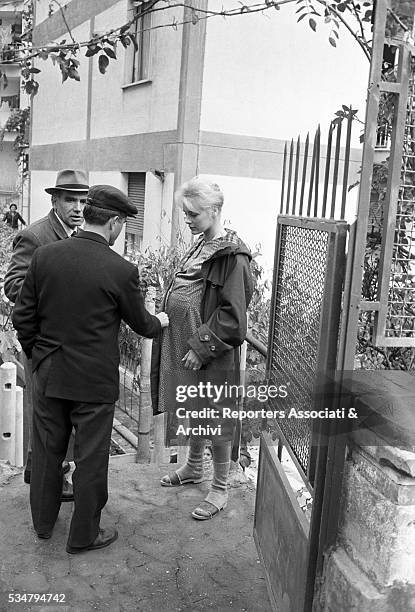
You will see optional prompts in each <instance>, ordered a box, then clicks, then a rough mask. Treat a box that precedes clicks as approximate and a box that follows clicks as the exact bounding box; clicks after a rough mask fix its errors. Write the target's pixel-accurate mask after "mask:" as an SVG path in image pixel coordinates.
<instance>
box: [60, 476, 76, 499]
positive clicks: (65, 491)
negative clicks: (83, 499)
mask: <svg viewBox="0 0 415 612" xmlns="http://www.w3.org/2000/svg"><path fill="white" fill-rule="evenodd" d="M72 501H74V496H73V487H72V485H71V483H70V482H68V481H67V480H65V478H64V479H63V484H62V493H61V502H72Z"/></svg>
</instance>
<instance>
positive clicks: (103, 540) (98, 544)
mask: <svg viewBox="0 0 415 612" xmlns="http://www.w3.org/2000/svg"><path fill="white" fill-rule="evenodd" d="M117 538H118V531H117V530H116V529H114V528H113V527H108V528H106V529H101V528H100V529H99V532H98V535H97V537H96V538H95V540H94V541H93V542H92V544H90V545H89V546H83V547H82V548H77V547H75V546H69V544H68V545H67V546H66V552H68V553H70V554H71V555H77V554H78V553H82V552H86V551H87V550H99V549H100V548H105V547H106V546H109V545H110V544H112V543H113V542H115V540H116V539H117Z"/></svg>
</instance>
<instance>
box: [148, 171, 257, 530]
mask: <svg viewBox="0 0 415 612" xmlns="http://www.w3.org/2000/svg"><path fill="white" fill-rule="evenodd" d="M175 200H176V204H178V205H180V206H181V207H182V209H183V214H184V216H185V222H186V224H187V226H188V227H189V229H190V231H191V233H192V234H193V235H194V236H198V238H197V239H196V240H195V242H194V244H193V245H192V246H191V247H190V249H189V250H188V251H187V253H186V254H185V256H184V257H183V259H182V261H181V263H180V265H179V269H178V270H177V272H176V274H175V276H174V279H173V281H172V283H171V285H170V287H169V289H168V290H167V293H166V296H165V298H164V302H163V306H162V309H163V310H165V311H166V312H167V313H168V315H169V319H170V327H169V328H168V329H166V330H165V331H164V332H163V337H162V339H161V347H160V348H161V350H160V351H159V350H158V347H157V345H155V346H154V350H153V379H152V383H153V384H152V390H153V406H155V408H156V412H167V438H168V442H169V441H171V440H172V439H173V438H175V437H177V436H176V434H177V433H178V431H179V430H180V425H183V421H181V420H180V416H182V415H183V412H184V409H185V408H186V410H188V409H191V408H193V409H194V411H195V413H196V415H197V416H194V415H193V416H192V417H191V418H190V431H191V432H192V433H191V435H190V447H189V454H188V458H187V462H186V463H185V464H184V465H183V466H181V467H179V468H178V469H177V471H175V472H174V473H172V474H169V475H166V476H164V477H163V478H162V480H161V485H162V486H165V487H175V486H182V485H184V484H189V483H197V482H201V479H202V476H203V452H204V447H205V444H206V440H211V443H212V457H213V472H214V474H213V481H212V485H211V488H210V491H209V493H208V495H207V497H206V498H205V500H204V501H203V502H201V503H200V504H199V506H198V507H197V508H195V509H194V511H193V512H192V516H193V518H195V519H197V520H207V519H211V518H213V517H214V516H215V515H216V514H218V513H219V511H220V510H222V509H223V508H225V507H226V504H227V501H228V491H227V481H228V475H229V467H230V459H231V448H232V440H233V438H234V434H235V427H236V419H235V418H230V417H229V415H227V416H225V414H226V413H224V408H230V409H232V410H235V409H236V407H237V402H236V398H235V396H234V395H233V396H232V397H227V393H226V391H225V388H226V387H227V385H230V384H233V383H235V382H237V378H238V375H239V347H240V345H241V344H242V343H243V341H244V339H245V335H246V311H247V308H248V305H249V301H250V299H251V296H252V289H253V281H252V275H251V271H250V265H249V264H250V260H251V254H250V252H249V249H248V248H247V247H246V246H245V244H244V243H243V242H242V240H241V239H240V238H239V237H238V236H237V234H236V233H235V232H234V231H232V230H228V229H225V228H224V227H223V225H222V221H221V212H222V206H223V194H222V191H221V190H220V188H219V187H218V185H216V184H215V183H212V182H210V181H207V180H203V179H200V178H198V177H195V178H193V179H191V180H190V181H188V182H187V183H184V184H183V185H182V186H181V187H180V189H179V190H178V191H177V192H176V194H175ZM192 383H193V385H195V384H196V385H197V386H198V389H199V397H197V398H193V399H192V400H189V401H187V402H185V404H180V403H177V389H178V388H179V385H180V389H183V387H184V386H186V385H189V384H192ZM209 384H210V385H211V387H212V385H213V384H216V385H217V388H220V385H223V389H222V393H221V394H220V397H218V394H216V396H214V394H212V393H211V395H210V397H208V395H209V394H208V392H207V391H208V388H209ZM200 385H202V386H200ZM187 388H188V387H187ZM204 409H205V412H203V410H204ZM209 409H210V412H209ZM202 415H203V416H202ZM178 417H179V418H178ZM204 417H206V418H204Z"/></svg>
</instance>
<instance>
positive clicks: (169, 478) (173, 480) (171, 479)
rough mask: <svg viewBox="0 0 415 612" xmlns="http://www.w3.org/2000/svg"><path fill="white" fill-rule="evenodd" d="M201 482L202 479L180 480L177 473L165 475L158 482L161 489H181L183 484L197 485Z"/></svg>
mask: <svg viewBox="0 0 415 612" xmlns="http://www.w3.org/2000/svg"><path fill="white" fill-rule="evenodd" d="M202 481H203V478H194V477H193V478H192V477H190V478H183V479H181V478H180V476H179V474H178V473H177V472H174V473H173V474H166V475H165V476H163V478H162V479H161V480H160V484H161V486H162V487H181V486H182V485H185V484H199V483H201V482H202Z"/></svg>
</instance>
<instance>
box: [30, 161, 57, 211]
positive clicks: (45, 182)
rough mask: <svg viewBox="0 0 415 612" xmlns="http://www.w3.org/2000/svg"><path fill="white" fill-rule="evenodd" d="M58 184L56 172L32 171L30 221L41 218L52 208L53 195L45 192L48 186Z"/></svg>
mask: <svg viewBox="0 0 415 612" xmlns="http://www.w3.org/2000/svg"><path fill="white" fill-rule="evenodd" d="M55 184H56V172H55V171H51V172H45V171H38V170H37V171H32V173H31V176H30V202H31V205H30V217H29V219H28V222H29V223H33V221H37V220H38V219H41V218H42V217H44V216H45V215H47V214H48V212H49V211H50V209H51V196H50V194H48V193H46V192H45V188H46V187H53V186H54V185H55Z"/></svg>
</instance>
